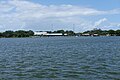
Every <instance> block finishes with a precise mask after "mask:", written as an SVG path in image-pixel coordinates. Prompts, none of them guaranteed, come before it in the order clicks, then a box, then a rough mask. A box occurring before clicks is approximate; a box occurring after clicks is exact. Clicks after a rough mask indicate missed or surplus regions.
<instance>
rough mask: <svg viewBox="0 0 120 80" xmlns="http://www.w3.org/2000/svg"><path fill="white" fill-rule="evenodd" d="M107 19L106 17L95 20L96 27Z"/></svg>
mask: <svg viewBox="0 0 120 80" xmlns="http://www.w3.org/2000/svg"><path fill="white" fill-rule="evenodd" d="M105 21H107V19H106V18H103V19H100V20H99V21H97V22H95V25H94V27H98V26H99V25H100V24H102V23H103V22H105Z"/></svg>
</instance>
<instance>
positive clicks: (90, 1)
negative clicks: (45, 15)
mask: <svg viewBox="0 0 120 80" xmlns="http://www.w3.org/2000/svg"><path fill="white" fill-rule="evenodd" d="M30 1H32V2H35V3H40V4H44V5H51V4H52V5H61V4H71V5H77V6H84V7H85V6H86V7H92V8H96V9H99V10H110V9H114V8H120V0H30Z"/></svg>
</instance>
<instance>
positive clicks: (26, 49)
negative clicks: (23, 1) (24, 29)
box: [0, 37, 120, 80]
mask: <svg viewBox="0 0 120 80" xmlns="http://www.w3.org/2000/svg"><path fill="white" fill-rule="evenodd" d="M0 80H120V37H45V38H11V39H10V38H0Z"/></svg>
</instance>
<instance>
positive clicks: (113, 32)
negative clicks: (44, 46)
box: [0, 29, 120, 38]
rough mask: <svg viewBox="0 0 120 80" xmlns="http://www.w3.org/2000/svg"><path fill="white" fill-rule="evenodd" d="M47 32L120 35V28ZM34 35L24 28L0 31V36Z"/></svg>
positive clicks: (71, 34)
mask: <svg viewBox="0 0 120 80" xmlns="http://www.w3.org/2000/svg"><path fill="white" fill-rule="evenodd" d="M46 32H47V33H62V34H67V36H76V35H77V36H82V35H83V34H89V35H90V36H91V35H94V34H97V35H98V36H107V35H109V36H120V30H101V29H93V30H88V31H85V32H82V33H75V32H74V31H72V30H70V31H68V30H66V31H64V30H57V31H46ZM30 36H34V32H33V31H32V30H29V31H24V30H18V31H11V30H8V31H5V32H1V33H0V38H21V37H30Z"/></svg>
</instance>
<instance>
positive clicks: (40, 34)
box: [34, 31, 67, 36]
mask: <svg viewBox="0 0 120 80" xmlns="http://www.w3.org/2000/svg"><path fill="white" fill-rule="evenodd" d="M34 35H35V36H67V34H63V33H48V32H44V31H36V32H34Z"/></svg>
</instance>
